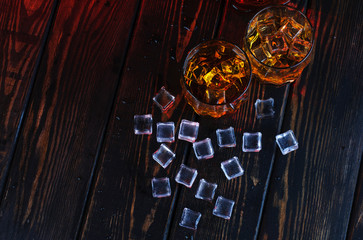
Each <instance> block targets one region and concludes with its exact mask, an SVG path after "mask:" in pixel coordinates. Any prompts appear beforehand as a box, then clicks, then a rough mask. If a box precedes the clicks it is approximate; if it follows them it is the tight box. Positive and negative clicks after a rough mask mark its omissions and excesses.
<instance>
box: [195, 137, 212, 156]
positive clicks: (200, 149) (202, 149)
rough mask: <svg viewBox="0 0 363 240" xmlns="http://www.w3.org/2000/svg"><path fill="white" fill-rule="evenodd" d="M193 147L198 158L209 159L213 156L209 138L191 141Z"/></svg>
mask: <svg viewBox="0 0 363 240" xmlns="http://www.w3.org/2000/svg"><path fill="white" fill-rule="evenodd" d="M193 149H194V153H195V156H196V157H197V159H198V160H201V159H209V158H212V157H213V156H214V150H213V146H212V141H211V140H210V138H206V139H204V140H202V141H199V142H195V143H193Z"/></svg>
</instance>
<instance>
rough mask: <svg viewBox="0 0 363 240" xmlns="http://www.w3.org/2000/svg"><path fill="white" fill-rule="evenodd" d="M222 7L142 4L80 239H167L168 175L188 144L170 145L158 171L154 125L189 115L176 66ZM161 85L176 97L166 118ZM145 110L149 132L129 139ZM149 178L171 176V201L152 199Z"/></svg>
mask: <svg viewBox="0 0 363 240" xmlns="http://www.w3.org/2000/svg"><path fill="white" fill-rule="evenodd" d="M220 5H221V1H194V0H185V1H162V0H159V1H155V0H146V1H143V3H142V5H141V10H140V16H139V18H138V20H137V25H136V29H135V34H134V38H133V41H132V44H131V46H130V51H129V53H128V58H127V62H126V66H125V70H124V72H123V75H122V76H123V77H122V84H121V86H120V88H119V92H118V96H117V100H116V107H115V110H114V113H113V114H112V117H111V122H110V127H109V129H108V131H107V136H106V139H105V144H104V151H103V153H102V155H101V159H100V164H99V173H98V174H97V177H96V181H95V186H94V189H93V192H92V194H91V199H90V203H89V211H88V214H87V216H86V219H85V225H84V228H83V230H82V234H81V238H82V239H104V238H106V239H163V238H164V239H165V238H166V237H167V231H168V228H169V222H170V221H172V218H173V206H174V204H176V203H175V199H176V198H177V195H178V194H177V192H178V187H177V186H176V184H175V181H174V180H173V178H174V176H175V172H176V171H177V168H178V167H179V165H180V163H181V162H182V161H183V155H184V154H186V153H185V150H186V149H187V148H188V146H190V144H189V143H187V142H184V141H177V142H175V143H173V144H171V149H173V150H175V151H176V156H177V157H176V159H175V160H174V162H173V163H171V165H170V166H168V168H167V169H163V168H161V167H160V166H159V165H158V164H157V163H156V162H155V161H154V160H153V159H152V156H151V155H152V153H153V152H154V151H155V150H157V148H158V147H159V145H160V144H159V143H157V142H156V138H155V132H156V129H155V128H156V127H155V125H156V124H155V123H156V122H160V121H164V122H165V121H173V122H175V124H176V126H178V125H179V123H180V121H181V119H182V118H186V119H192V118H193V112H192V110H191V108H189V106H187V105H186V103H185V101H184V100H183V98H182V96H181V88H180V84H179V78H180V77H181V68H182V64H183V61H184V58H185V57H186V54H187V51H188V50H189V49H191V48H192V47H193V46H195V45H196V44H197V43H199V42H200V41H202V40H203V39H210V38H212V36H213V31H214V27H215V25H216V21H217V19H218V12H219V9H220ZM163 85H165V86H166V88H167V89H168V90H169V91H170V92H171V93H172V94H173V95H174V96H176V106H177V107H176V108H174V109H172V110H170V111H169V112H167V114H161V113H160V109H159V108H157V107H156V106H155V104H153V101H152V98H153V96H154V95H155V94H156V93H157V92H158V91H159V89H160V88H161V87H162V86H163ZM185 109H187V110H185ZM146 113H151V114H152V115H153V119H154V129H153V131H154V133H153V135H151V136H137V135H134V132H133V116H134V115H136V114H146ZM182 113H183V114H182ZM154 176H155V177H165V176H168V177H170V179H171V181H170V183H171V188H172V196H171V197H169V198H163V199H156V198H153V197H152V194H151V179H152V178H153V177H154Z"/></svg>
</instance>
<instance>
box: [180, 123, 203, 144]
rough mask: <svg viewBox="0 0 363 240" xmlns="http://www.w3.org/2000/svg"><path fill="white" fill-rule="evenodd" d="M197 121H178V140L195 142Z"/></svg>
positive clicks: (197, 127)
mask: <svg viewBox="0 0 363 240" xmlns="http://www.w3.org/2000/svg"><path fill="white" fill-rule="evenodd" d="M198 129H199V123H198V122H192V121H188V120H185V119H183V120H182V121H181V123H180V128H179V136H178V138H179V139H180V140H184V141H188V142H192V143H193V142H195V140H196V139H197V136H198Z"/></svg>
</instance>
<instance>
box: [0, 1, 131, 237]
mask: <svg viewBox="0 0 363 240" xmlns="http://www.w3.org/2000/svg"><path fill="white" fill-rule="evenodd" d="M17 2H18V1H17ZM25 2H26V4H28V5H29V6H27V7H29V8H30V10H31V9H34V12H33V11H29V14H35V15H34V16H39V15H42V13H43V12H44V13H47V11H46V8H45V6H48V5H47V4H49V3H45V2H44V3H43V5H44V6H43V5H40V6H38V5H37V4H40V3H42V2H41V1H36V2H35V1H25ZM42 6H43V7H42ZM37 7H41V8H40V10H39V12H37ZM19 9H20V10H23V9H22V8H19ZM136 10H137V1H127V2H126V1H114V2H109V1H96V0H94V1H93V0H89V1H75V0H64V1H60V4H59V6H58V11H57V13H56V18H55V22H54V25H53V26H52V31H51V33H50V35H49V39H48V42H47V45H46V49H45V52H44V56H43V58H42V61H41V63H40V67H39V72H38V75H37V78H36V81H35V86H34V89H33V92H32V95H31V98H30V102H29V110H28V111H27V112H26V114H25V122H24V128H23V130H22V131H21V133H20V136H19V143H18V147H17V149H16V152H15V155H14V159H13V164H12V166H13V167H12V168H11V169H10V173H9V180H8V184H7V185H6V189H5V194H4V198H3V199H2V202H1V206H0V207H1V208H0V239H71V238H74V237H75V236H76V233H77V228H78V225H79V222H80V218H81V215H82V210H83V208H84V202H85V199H86V197H87V191H88V186H89V181H90V179H91V176H92V173H93V166H94V163H95V160H96V155H97V150H98V148H99V144H100V142H101V141H102V136H103V134H104V130H105V126H106V123H107V121H108V116H109V113H110V111H111V106H112V103H113V97H114V95H115V93H116V91H115V89H116V86H117V84H118V80H119V73H120V71H121V67H122V65H123V63H122V61H123V56H124V55H125V50H126V47H127V42H128V40H129V33H130V29H131V26H132V23H133V19H134V16H135V13H136ZM24 11H25V9H24ZM33 18H34V20H35V21H31V20H32V19H28V21H29V22H30V23H31V24H29V26H28V28H31V29H32V30H31V32H30V33H29V36H33V35H32V34H34V37H32V38H30V39H35V40H37V39H38V37H40V36H41V35H39V34H40V33H37V32H38V31H40V32H41V29H42V27H41V26H40V27H38V21H36V20H37V18H36V17H33ZM10 19H11V18H10ZM42 19H44V17H42V18H40V19H39V20H42ZM15 20H16V19H14V21H15ZM25 20H27V19H25ZM43 21H44V20H43ZM25 24H27V23H25ZM41 24H43V22H42V21H41V22H39V25H41ZM25 29H26V28H25ZM10 30H11V31H15V32H16V30H17V28H16V27H14V29H9V31H10ZM29 30H30V29H29ZM33 31H34V33H33ZM15 36H16V34H15ZM8 39H10V40H11V39H13V36H12V35H9V38H8ZM15 43H17V42H15ZM34 43H37V41H34ZM12 44H13V43H12ZM16 47H17V48H16V49H15V50H16V51H20V50H22V48H23V45H22V44H21V43H19V44H17V45H16ZM15 50H13V48H9V51H15ZM32 51H35V50H32ZM22 53H23V52H22ZM26 54H28V52H27V51H25V49H24V59H22V60H21V61H24V63H19V64H23V65H26V64H28V63H29V62H28V60H25V59H27V55H26ZM10 56H11V55H10ZM20 56H22V54H19V58H20ZM19 60H20V59H19ZM29 61H32V59H30V60H29ZM29 64H30V63H29ZM14 67H15V66H14ZM20 70H21V71H30V70H31V69H28V68H26V67H24V69H22V68H20ZM14 71H15V70H14ZM17 71H18V70H16V72H17ZM22 74H23V73H22ZM24 81H26V79H24ZM7 89H8V90H9V92H10V90H11V88H10V87H7ZM7 129H10V128H7Z"/></svg>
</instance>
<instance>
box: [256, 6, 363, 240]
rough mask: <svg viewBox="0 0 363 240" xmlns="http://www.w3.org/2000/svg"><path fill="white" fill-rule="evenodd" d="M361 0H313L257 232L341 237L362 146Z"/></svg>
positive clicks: (288, 236) (265, 236)
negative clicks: (289, 142) (309, 44)
mask: <svg viewBox="0 0 363 240" xmlns="http://www.w3.org/2000/svg"><path fill="white" fill-rule="evenodd" d="M362 10H363V3H362V2H352V1H350V2H344V1H337V2H334V3H333V4H332V2H331V1H325V0H314V1H311V5H310V7H309V9H308V14H309V15H310V17H312V18H313V19H315V20H314V22H315V25H316V32H315V35H316V53H315V59H314V63H313V64H312V65H311V67H310V68H309V71H308V74H307V76H305V77H303V78H302V79H301V81H300V82H297V83H296V84H295V85H294V87H293V89H292V94H291V95H290V98H289V102H288V105H287V111H286V114H285V116H286V117H285V118H284V124H283V126H282V131H286V130H288V129H292V130H293V131H294V132H295V134H296V137H297V139H298V142H299V149H298V150H297V151H296V152H293V153H290V154H288V155H286V156H281V155H280V153H279V154H278V155H277V159H276V161H275V166H274V171H273V173H272V177H271V179H272V182H271V184H270V186H269V193H268V197H267V202H266V205H265V212H264V215H263V220H262V227H261V232H260V239H345V237H346V234H347V229H348V222H349V215H350V212H351V207H352V202H353V197H354V191H355V186H356V182H357V176H358V171H359V166H360V162H361V157H362V149H363V135H362V132H363V124H362V123H363V108H362V104H363V97H362V92H363V84H362V81H361V76H362V74H363V68H362V63H361V61H357V60H356V56H362V54H363V45H362V44H361V39H362V37H363V36H362V33H363V32H362V29H363V28H362V23H363V19H362V18H363V16H362V14H361V13H362Z"/></svg>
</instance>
